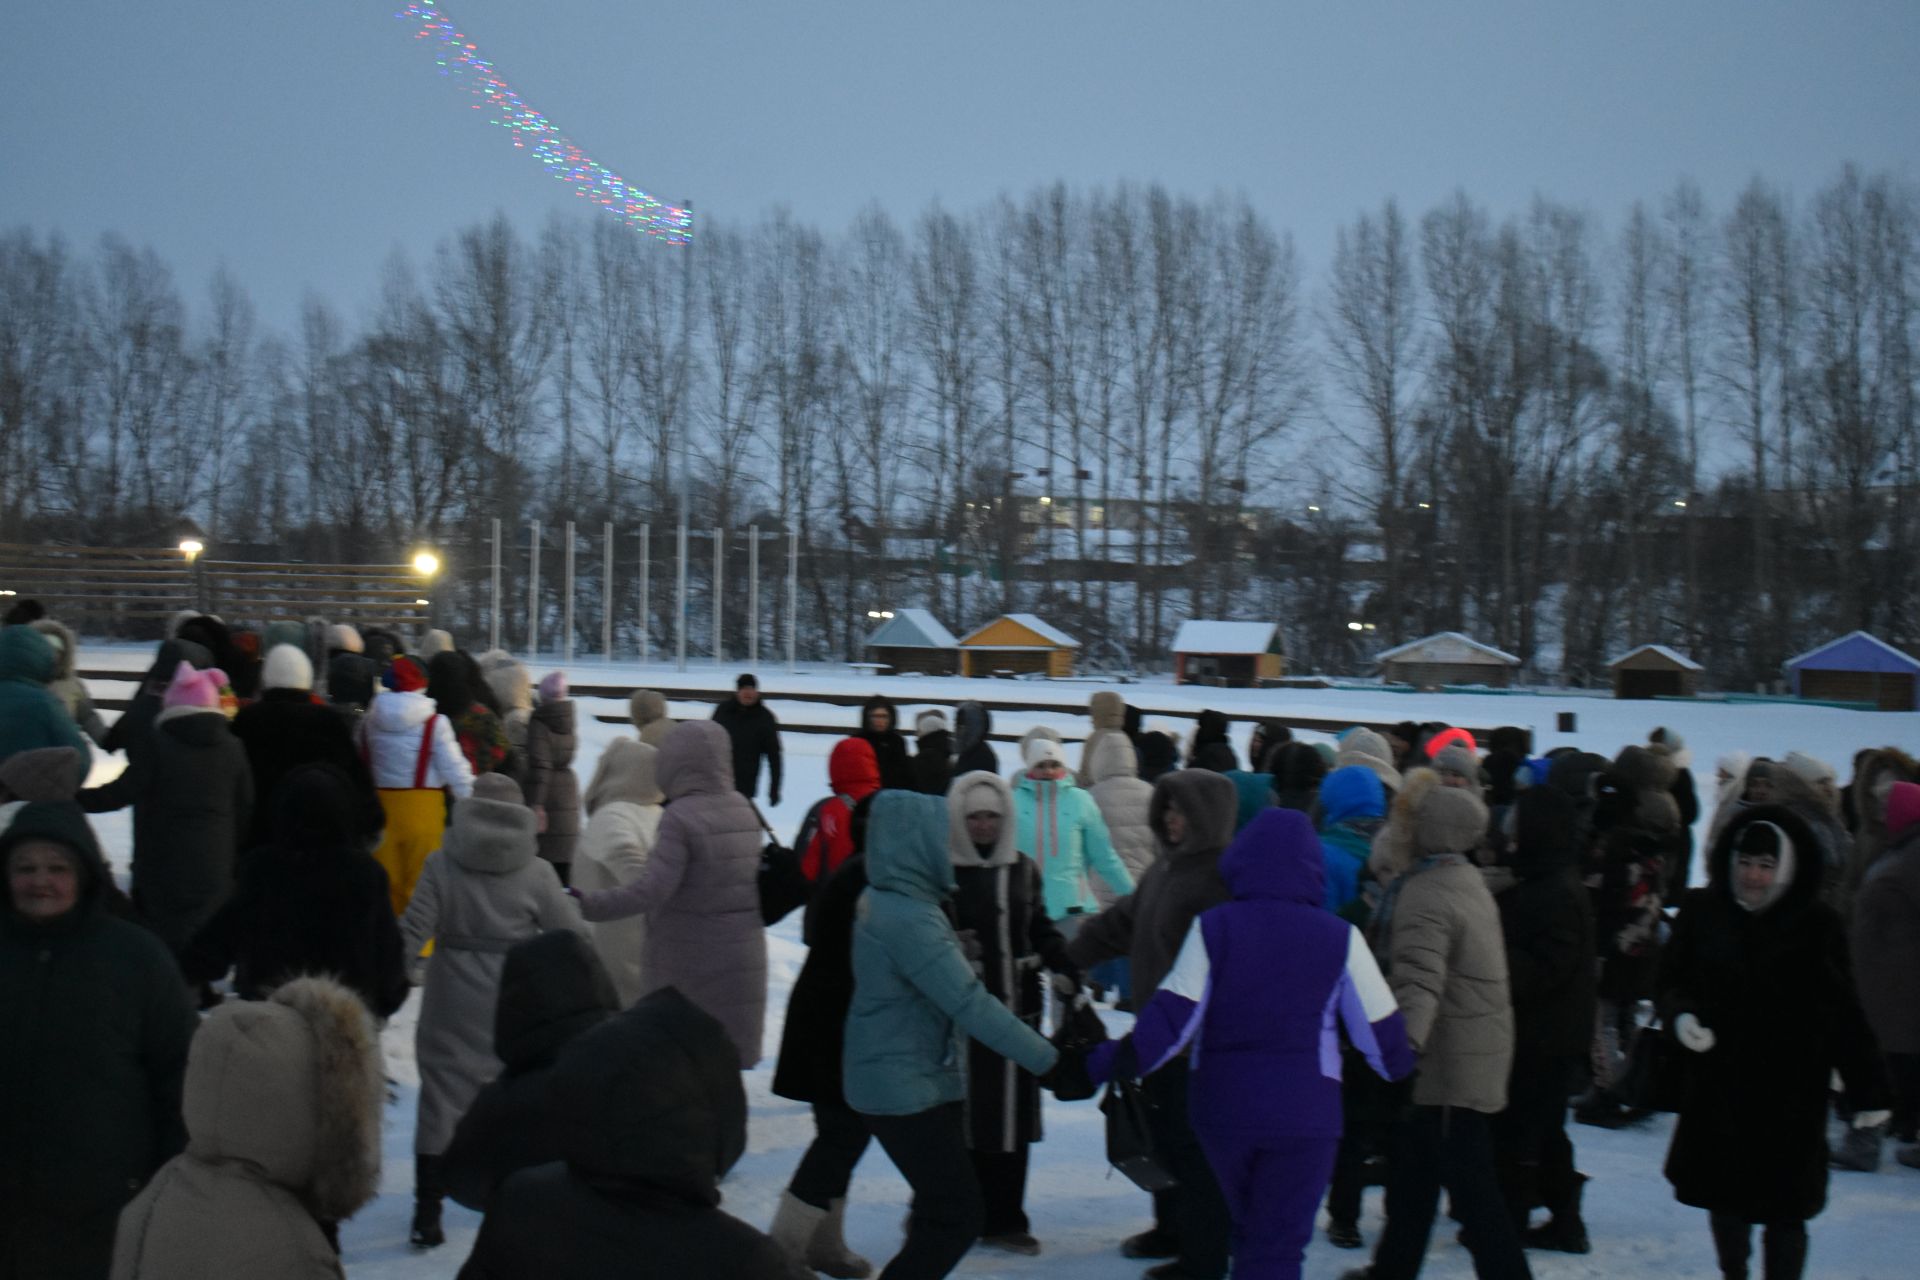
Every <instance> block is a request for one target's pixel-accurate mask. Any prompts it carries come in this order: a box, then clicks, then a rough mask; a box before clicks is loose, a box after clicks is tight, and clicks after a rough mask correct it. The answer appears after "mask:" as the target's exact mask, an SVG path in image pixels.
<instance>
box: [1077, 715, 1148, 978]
mask: <svg viewBox="0 0 1920 1280" xmlns="http://www.w3.org/2000/svg"><path fill="white" fill-rule="evenodd" d="M1087 776H1089V777H1090V778H1092V779H1093V785H1092V786H1091V787H1089V788H1088V789H1087V794H1089V795H1091V796H1092V797H1093V803H1094V804H1095V805H1096V806H1098V807H1099V809H1100V820H1101V821H1102V822H1104V823H1105V824H1106V827H1107V838H1108V839H1110V840H1111V841H1113V851H1114V852H1115V853H1117V854H1119V855H1120V861H1121V862H1123V863H1125V864H1126V868H1127V874H1129V875H1131V876H1132V877H1133V883H1134V885H1135V886H1136V887H1137V886H1138V885H1139V883H1140V878H1141V877H1142V876H1144V875H1146V873H1147V868H1148V867H1150V866H1152V865H1153V860H1154V859H1155V858H1157V857H1158V856H1159V855H1160V844H1159V841H1158V840H1157V839H1155V837H1154V834H1153V822H1152V810H1153V784H1152V783H1150V782H1142V781H1141V780H1140V764H1139V760H1138V759H1137V758H1136V757H1135V755H1134V751H1133V743H1132V742H1131V741H1129V740H1128V738H1127V736H1126V735H1125V734H1124V733H1119V734H1108V735H1106V736H1105V737H1103V738H1101V739H1100V741H1099V742H1097V743H1093V745H1092V746H1091V747H1090V748H1089V750H1088V752H1087ZM1092 889H1093V896H1094V899H1095V900H1096V901H1097V902H1098V903H1099V904H1100V910H1102V911H1105V910H1106V909H1107V908H1108V907H1110V906H1112V905H1113V904H1114V903H1115V902H1117V901H1119V898H1120V895H1119V894H1117V893H1115V892H1114V891H1113V890H1112V889H1111V888H1110V887H1109V886H1108V885H1107V882H1106V881H1105V880H1101V879H1096V880H1095V881H1093V883H1092ZM1130 969H1131V964H1130V962H1129V961H1128V959H1127V957H1126V956H1115V957H1114V958H1113V959H1111V960H1104V961H1102V962H1101V963H1100V964H1098V965H1096V966H1094V968H1093V969H1092V971H1091V972H1089V973H1088V975H1087V979H1088V982H1089V983H1090V985H1091V986H1092V987H1093V989H1094V994H1095V996H1096V998H1097V997H1098V996H1099V995H1100V994H1101V993H1102V992H1104V991H1108V990H1111V991H1112V992H1113V993H1114V995H1115V1007H1117V1008H1121V1009H1126V1010H1131V1009H1132V1008H1133V983H1132V981H1131V979H1130V977H1129V971H1130Z"/></svg>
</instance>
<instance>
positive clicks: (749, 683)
mask: <svg viewBox="0 0 1920 1280" xmlns="http://www.w3.org/2000/svg"><path fill="white" fill-rule="evenodd" d="M733 687H734V688H736V689H758V688H759V687H760V679H759V677H758V676H756V675H754V674H753V672H751V671H745V672H742V673H741V675H740V678H739V679H738V680H735V681H734V682H733Z"/></svg>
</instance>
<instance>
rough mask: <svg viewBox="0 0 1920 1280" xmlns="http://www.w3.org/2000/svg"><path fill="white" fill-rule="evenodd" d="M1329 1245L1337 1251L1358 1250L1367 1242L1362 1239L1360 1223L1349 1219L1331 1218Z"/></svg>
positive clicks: (1328, 1227)
mask: <svg viewBox="0 0 1920 1280" xmlns="http://www.w3.org/2000/svg"><path fill="white" fill-rule="evenodd" d="M1327 1243H1328V1244H1330V1245H1332V1246H1333V1247H1334V1248H1336V1249H1358V1248H1359V1247H1360V1246H1361V1245H1363V1244H1365V1243H1366V1241H1365V1240H1363V1239H1361V1238H1360V1224H1359V1223H1357V1222H1354V1221H1352V1220H1351V1219H1347V1218H1329V1219H1328V1220H1327Z"/></svg>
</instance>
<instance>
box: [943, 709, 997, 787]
mask: <svg viewBox="0 0 1920 1280" xmlns="http://www.w3.org/2000/svg"><path fill="white" fill-rule="evenodd" d="M992 732H993V713H992V712H990V711H988V710H987V709H986V708H985V707H983V706H981V705H980V704H979V703H977V702H963V703H961V704H960V705H959V706H957V707H955V708H954V709H953V746H954V760H953V772H952V775H951V776H952V777H953V778H958V777H960V776H961V775H962V774H967V773H999V772H1000V757H999V756H997V755H995V754H994V751H993V743H992V742H990V741H988V735H989V734H991V733H992Z"/></svg>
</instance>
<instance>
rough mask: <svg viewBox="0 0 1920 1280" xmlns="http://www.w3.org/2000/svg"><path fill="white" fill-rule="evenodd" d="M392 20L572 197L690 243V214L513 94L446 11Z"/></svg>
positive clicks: (431, 7)
mask: <svg viewBox="0 0 1920 1280" xmlns="http://www.w3.org/2000/svg"><path fill="white" fill-rule="evenodd" d="M394 17H396V18H399V19H400V20H402V21H404V22H408V23H417V24H418V26H419V30H417V31H416V32H415V33H414V39H416V40H427V41H431V42H433V43H434V44H436V45H437V46H438V51H437V54H436V60H437V61H438V63H439V65H440V74H441V75H444V76H452V77H456V78H460V79H464V80H466V81H467V85H468V89H469V91H470V92H471V93H472V94H473V96H474V97H475V98H476V99H478V101H476V102H475V103H473V109H474V110H475V111H480V112H485V113H486V114H487V115H488V116H489V117H490V118H489V119H488V121H487V123H488V124H493V125H499V126H500V127H501V128H503V129H505V130H507V132H508V133H509V134H510V135H511V136H512V138H513V145H514V146H515V147H518V148H521V149H523V150H531V151H532V152H533V154H534V156H535V157H536V158H537V159H538V160H539V161H540V163H541V164H542V165H544V166H546V170H547V172H548V173H550V174H552V175H553V176H554V177H556V178H558V179H559V180H560V181H562V182H564V183H566V184H568V185H569V186H571V187H572V188H573V193H574V194H575V195H577V196H579V197H580V198H581V199H583V200H590V201H592V202H593V203H594V204H597V205H599V206H600V207H601V208H603V209H605V210H606V211H607V212H608V213H611V214H612V215H613V216H614V217H616V218H619V219H620V220H621V221H622V222H624V223H626V224H627V225H628V226H630V227H633V228H634V229H635V230H637V231H643V232H645V233H646V234H647V235H650V236H653V237H655V238H656V239H660V240H664V241H666V242H667V243H669V244H690V243H692V241H693V210H691V209H683V208H680V207H679V206H677V205H670V204H667V203H666V202H664V201H661V200H656V199H655V198H654V197H652V196H650V195H648V194H647V193H646V192H644V191H642V190H640V188H638V187H636V186H632V185H630V184H629V183H628V182H627V181H626V180H625V179H624V178H622V177H621V176H620V175H619V174H617V173H615V172H614V171H613V170H611V169H609V168H607V167H606V166H605V165H603V164H601V163H600V162H599V161H598V160H595V159H594V158H593V157H592V156H590V155H588V154H587V153H586V152H585V151H583V150H582V149H581V148H580V146H579V144H578V143H576V142H574V141H573V140H572V139H571V138H569V137H567V135H566V134H564V133H562V132H560V128H559V126H557V125H555V124H554V123H553V121H551V120H549V119H548V118H547V117H546V116H545V115H544V114H542V113H541V112H540V111H538V110H536V109H535V108H534V107H533V106H532V105H530V104H529V103H528V102H527V100H526V99H525V98H522V97H521V96H520V95H519V94H518V93H517V92H515V91H514V89H513V86H511V85H509V84H508V83H507V82H506V79H505V78H504V77H503V76H501V74H500V72H499V69H498V68H496V67H495V66H494V65H493V63H491V62H489V61H488V60H487V59H485V58H483V57H481V56H480V50H479V49H478V48H477V47H476V46H475V45H474V43H473V41H472V40H471V39H469V38H468V37H467V36H466V35H464V34H462V33H461V32H460V31H458V30H456V29H455V28H454V25H453V22H452V21H451V20H450V19H449V18H448V17H447V15H446V11H445V10H444V9H443V8H441V6H439V5H438V4H436V3H434V0H416V2H415V3H411V4H409V5H407V6H406V8H404V9H402V10H400V12H398V13H396V14H395V15H394Z"/></svg>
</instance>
